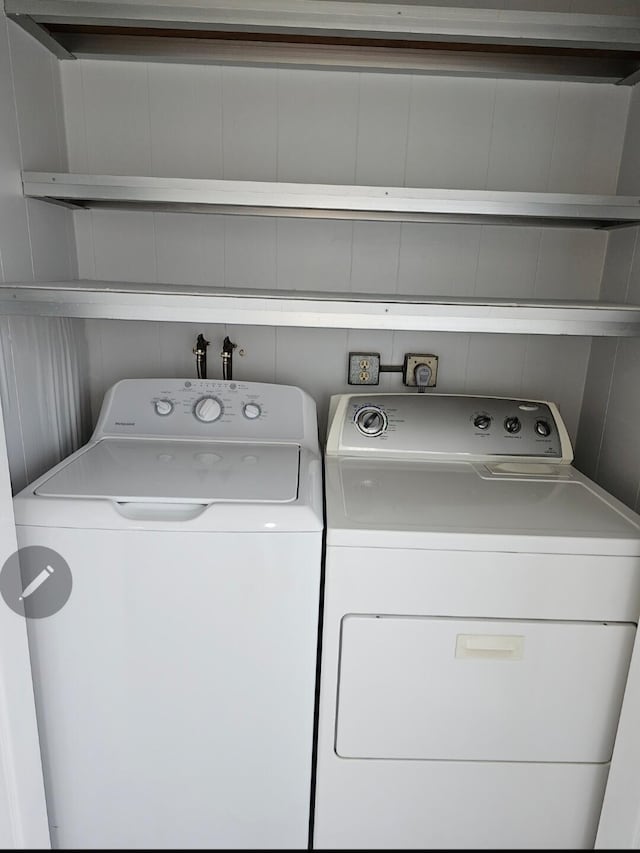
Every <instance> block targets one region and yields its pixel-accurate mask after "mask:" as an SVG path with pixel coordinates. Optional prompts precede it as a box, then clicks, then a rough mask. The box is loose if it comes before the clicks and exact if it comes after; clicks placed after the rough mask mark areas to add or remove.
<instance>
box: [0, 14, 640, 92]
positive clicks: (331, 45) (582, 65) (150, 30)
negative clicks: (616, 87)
mask: <svg viewBox="0 0 640 853" xmlns="http://www.w3.org/2000/svg"><path fill="white" fill-rule="evenodd" d="M5 10H6V13H7V15H8V16H9V17H10V18H12V19H13V20H14V21H16V23H18V24H19V25H20V26H22V27H24V29H26V30H27V31H28V32H30V33H31V34H32V35H34V36H35V37H36V38H37V39H39V40H40V41H41V42H42V43H43V44H45V45H46V46H47V47H48V48H49V49H50V50H52V51H53V52H54V53H55V54H56V55H57V56H59V57H60V58H63V59H75V58H77V57H82V58H85V57H94V58H118V59H146V60H158V61H179V62H196V63H206V62H209V63H219V64H231V65H233V64H238V65H257V66H271V67H291V66H297V67H305V68H341V69H354V70H359V71H362V70H366V71H405V72H410V73H427V74H454V75H456V74H457V75H474V76H478V75H484V76H490V77H515V78H528V79H543V80H544V79H547V80H548V79H552V80H579V81H584V82H604V83H622V84H626V85H633V84H635V83H636V82H638V80H640V17H630V16H624V15H585V14H575V13H557V12H523V11H513V12H512V11H505V10H500V9H490V8H484V9H478V8H474V9H468V8H446V7H435V6H420V5H416V4H409V3H404V4H402V3H394V2H389V3H380V2H363V0H360V2H358V0H350V1H349V2H347V1H346V0H345V2H338V1H337V0H336V2H327V0H288V2H284V0H233V2H232V0H227V2H218V1H217V0H208V1H207V0H199V2H197V0H173V2H162V3H158V2H153V0H127V2H116V3H113V2H111V3H109V2H95V0H5Z"/></svg>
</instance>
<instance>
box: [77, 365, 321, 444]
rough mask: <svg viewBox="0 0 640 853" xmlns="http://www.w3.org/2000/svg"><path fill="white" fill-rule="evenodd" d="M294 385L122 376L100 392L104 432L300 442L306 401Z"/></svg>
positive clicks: (98, 430)
mask: <svg viewBox="0 0 640 853" xmlns="http://www.w3.org/2000/svg"><path fill="white" fill-rule="evenodd" d="M307 398H308V395H306V394H305V393H304V392H303V391H302V390H301V389H300V388H296V387H295V386H291V385H274V384H269V383H264V382H234V381H226V380H215V379H124V380H122V381H121V382H118V383H116V385H114V386H113V388H111V390H110V391H109V392H108V394H107V395H106V397H105V401H104V403H103V407H102V410H101V412H100V418H99V420H98V425H97V426H96V430H95V432H94V436H93V437H94V438H100V437H102V436H104V435H136V436H140V435H144V436H154V437H176V438H207V439H222V440H224V439H231V440H235V439H251V440H252V441H259V440H265V441H269V440H271V441H273V440H278V441H300V440H301V439H302V438H303V436H304V434H305V433H304V430H305V426H306V427H307V428H308V426H309V425H308V424H307V423H306V421H305V412H306V411H307V410H308V406H309V400H308V399H307Z"/></svg>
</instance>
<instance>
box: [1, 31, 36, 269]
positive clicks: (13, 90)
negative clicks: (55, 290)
mask: <svg viewBox="0 0 640 853" xmlns="http://www.w3.org/2000/svg"><path fill="white" fill-rule="evenodd" d="M4 25H5V29H6V32H7V55H8V58H9V73H10V74H11V94H12V96H13V111H14V113H15V117H16V134H17V137H18V154H19V156H20V168H21V169H24V157H23V153H22V135H21V133H20V117H19V115H18V97H17V95H16V75H15V71H14V68H13V53H12V48H11V38H10V35H9V21H8V19H6V20H5V22H4ZM22 198H23V204H24V209H25V218H26V221H27V239H28V241H29V257H30V261H31V278H32V279H33V281H35V279H36V271H35V266H34V263H33V241H32V239H31V219H30V216H29V205H28V204H27V200H26V199H25V198H24V194H23V197H22Z"/></svg>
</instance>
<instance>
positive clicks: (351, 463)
mask: <svg viewBox="0 0 640 853" xmlns="http://www.w3.org/2000/svg"><path fill="white" fill-rule="evenodd" d="M571 462H572V452H571V446H570V443H569V439H568V435H567V433H566V429H565V427H564V425H563V423H562V419H561V416H560V413H559V412H558V410H557V408H556V407H555V406H554V405H553V404H552V403H546V402H543V401H530V400H513V399H506V398H505V399H499V398H479V397H465V396H456V395H437V394H426V393H425V394H404V395H387V394H362V395H340V396H336V397H334V398H332V401H331V423H330V429H329V435H328V440H327V448H326V459H325V475H326V507H327V552H326V570H325V588H324V609H323V641H322V660H321V684H320V702H319V724H318V750H317V751H318V758H317V779H316V797H315V818H314V845H315V846H316V847H318V848H333V849H336V848H387V849H409V848H421V849H430V848H467V849H478V848H491V849H495V848H539V849H540V848H554V849H558V848H567V849H576V848H589V847H592V846H593V843H594V839H595V834H596V830H597V825H598V818H599V812H600V808H601V804H602V798H603V793H604V788H605V785H606V779H607V773H608V766H609V761H610V759H611V753H612V749H613V743H614V739H615V732H616V727H617V721H618V716H619V713H620V707H621V703H622V697H623V693H624V687H625V682H626V675H627V670H628V666H629V660H630V655H631V649H632V645H633V641H634V636H635V631H636V624H637V621H638V612H640V518H639V517H638V516H637V515H636V514H635V513H633V512H631V511H630V510H628V509H627V508H626V507H625V506H623V504H621V503H620V502H619V501H617V500H616V499H615V498H613V497H612V496H610V495H608V494H607V493H606V492H605V491H604V490H602V489H601V488H599V487H598V486H597V485H596V484H595V483H593V482H591V481H590V480H588V479H587V478H586V477H584V476H583V475H582V474H581V473H580V472H578V471H577V470H576V469H575V468H574V467H573V466H572V464H571Z"/></svg>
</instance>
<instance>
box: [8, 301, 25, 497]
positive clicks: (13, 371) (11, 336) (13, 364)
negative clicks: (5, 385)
mask: <svg viewBox="0 0 640 853" xmlns="http://www.w3.org/2000/svg"><path fill="white" fill-rule="evenodd" d="M12 319H13V318H12V317H8V318H7V325H8V327H9V353H10V354H11V367H10V370H11V376H12V377H13V380H14V387H15V391H16V410H17V412H18V426H19V427H20V446H21V447H22V461H23V462H24V476H25V479H26V481H27V483H29V482H31V479H30V477H29V467H28V465H27V451H26V449H25V446H24V430H23V428H22V405H21V402H20V393H19V391H18V383H17V381H16V360H15V354H14V349H13V339H14V330H13V325H12Z"/></svg>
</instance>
